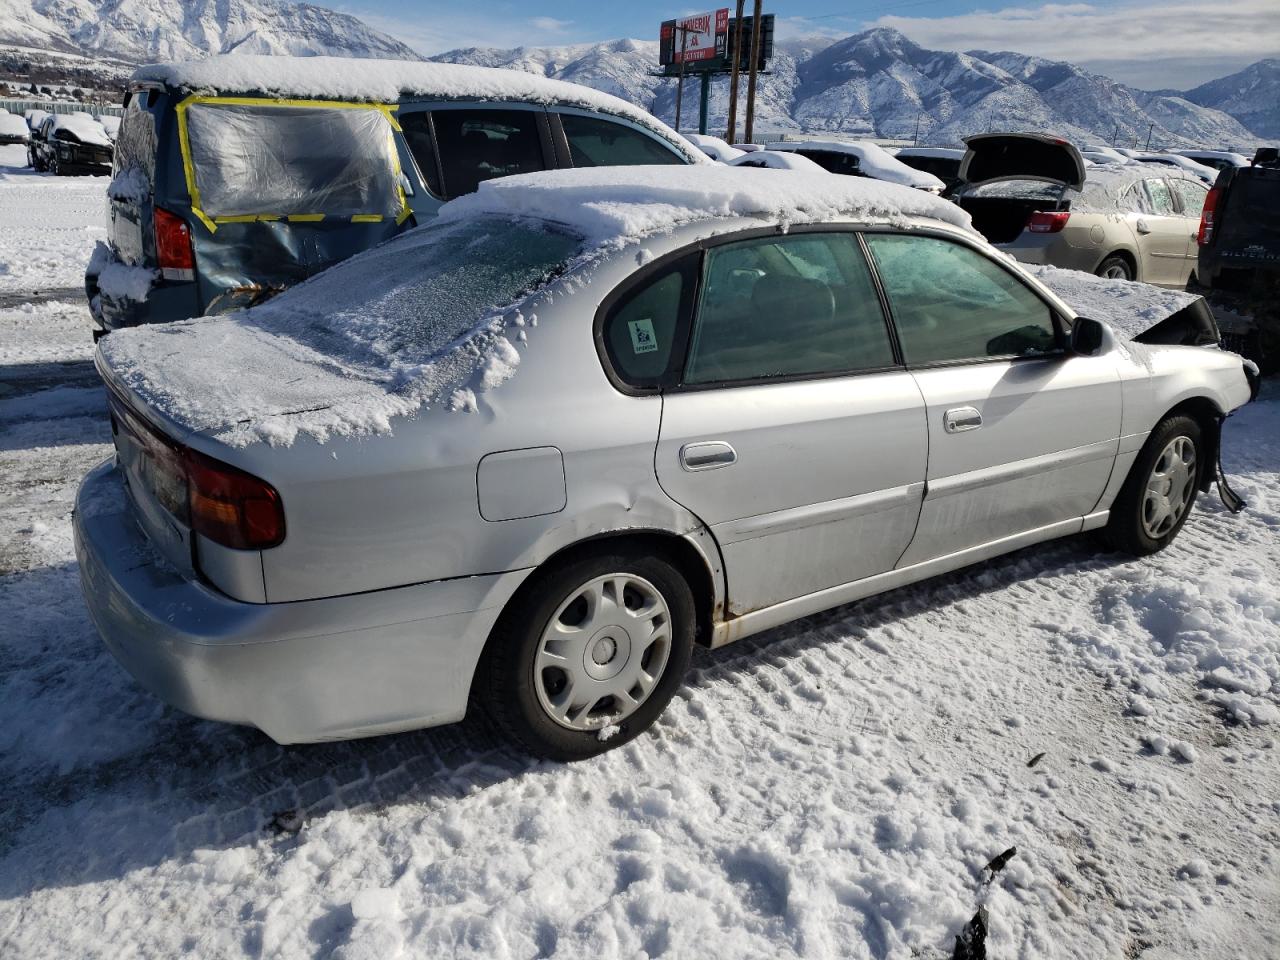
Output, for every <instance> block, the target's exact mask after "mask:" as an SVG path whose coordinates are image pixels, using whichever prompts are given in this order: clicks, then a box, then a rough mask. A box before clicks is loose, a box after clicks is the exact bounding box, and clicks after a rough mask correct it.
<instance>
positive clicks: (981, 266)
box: [866, 233, 1121, 566]
mask: <svg viewBox="0 0 1280 960" xmlns="http://www.w3.org/2000/svg"><path fill="white" fill-rule="evenodd" d="M866 239H867V244H868V246H869V247H870V249H871V251H872V253H873V255H874V261H875V263H876V267H877V270H878V272H879V275H880V278H881V282H882V284H883V286H884V290H885V294H886V297H887V299H888V302H889V307H890V312H891V314H892V316H893V321H894V326H895V328H896V330H897V334H898V337H899V340H900V342H901V346H902V353H903V357H904V359H905V361H906V365H907V367H908V369H909V370H911V372H912V374H913V376H914V377H915V380H916V382H917V383H918V384H919V386H920V390H921V392H922V394H923V396H924V400H925V404H926V408H927V418H928V432H929V466H928V476H927V480H928V485H927V491H926V494H925V499H924V504H923V507H922V509H921V514H920V523H919V528H918V530H917V533H916V535H915V538H914V539H913V540H912V542H911V546H910V549H908V550H907V551H906V553H905V554H904V555H903V557H902V559H901V560H900V562H899V566H910V565H912V564H914V563H919V562H922V561H926V560H931V559H934V558H936V557H941V556H946V555H948V554H953V553H957V552H960V551H962V550H966V549H969V548H972V547H977V546H981V545H984V544H990V543H994V542H996V541H999V540H1002V539H1005V538H1008V537H1014V536H1019V535H1023V534H1027V533H1029V532H1030V531H1036V530H1045V528H1052V527H1053V526H1054V525H1057V524H1069V523H1071V522H1077V523H1078V522H1079V518H1081V517H1083V516H1085V515H1086V514H1089V513H1090V512H1091V511H1093V509H1094V508H1095V506H1096V505H1097V502H1098V500H1099V499H1100V498H1101V496H1102V493H1103V490H1104V489H1105V487H1106V484H1107V480H1108V478H1109V477H1110V475H1111V468H1112V464H1113V463H1114V461H1115V456H1116V451H1117V448H1118V443H1119V435H1120V412H1121V411H1120V379H1119V374H1118V371H1117V370H1116V366H1115V363H1114V359H1113V358H1112V357H1110V356H1106V355H1104V356H1099V357H1080V356H1068V355H1067V353H1066V352H1065V351H1064V350H1063V349H1062V346H1063V334H1064V331H1063V330H1062V329H1061V328H1060V321H1059V320H1058V319H1057V318H1055V316H1054V314H1053V311H1052V309H1051V308H1050V306H1049V305H1048V304H1047V303H1046V302H1045V301H1044V300H1042V299H1041V298H1040V296H1039V295H1038V294H1037V293H1035V292H1034V291H1033V290H1032V289H1031V288H1030V287H1028V286H1027V285H1026V284H1025V283H1023V281H1022V280H1021V279H1020V278H1018V277H1017V276H1016V275H1015V274H1014V273H1013V272H1012V271H1010V270H1008V269H1006V268H1005V267H1004V266H1003V265H1001V264H999V263H997V262H995V261H994V260H992V259H990V258H989V257H987V256H986V255H985V254H983V253H980V252H979V251H977V250H975V249H973V248H971V247H969V246H967V245H965V244H962V243H959V242H957V241H954V240H951V239H947V238H942V237H932V236H924V235H918V234H913V235H902V234H888V233H886V234H868V235H867V238H866ZM1063 532H1069V531H1064V530H1061V529H1059V530H1058V531H1057V533H1063ZM1047 533H1048V531H1046V534H1047Z"/></svg>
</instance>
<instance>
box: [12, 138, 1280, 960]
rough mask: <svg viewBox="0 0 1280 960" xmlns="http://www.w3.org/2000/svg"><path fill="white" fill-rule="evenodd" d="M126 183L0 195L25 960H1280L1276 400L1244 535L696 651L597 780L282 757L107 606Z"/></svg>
mask: <svg viewBox="0 0 1280 960" xmlns="http://www.w3.org/2000/svg"><path fill="white" fill-rule="evenodd" d="M0 149H3V148H0ZM3 159H4V158H0V161H3ZM104 187H105V181H103V180H83V179H74V180H55V179H53V178H49V177H37V176H33V175H27V174H21V173H16V172H14V173H10V172H0V957H3V958H5V960H11V958H19V960H28V958H31V960H35V958H39V960H46V958H64V957H65V958H86V957H112V958H115V957H135V956H136V957H166V958H167V957H175V956H178V955H190V956H197V957H201V958H220V957H284V958H299V957H334V958H348V960H350V958H371V960H374V958H376V960H390V958H394V957H423V958H427V957H430V958H436V957H442V958H443V957H455V956H457V957H476V958H486V960H490V958H534V957H557V958H578V957H596V958H615V957H616V958H625V960H636V958H641V957H649V958H656V957H667V958H675V960H680V958H713V957H714V958H721V957H722V958H730V960H747V958H757V957H758V958H769V960H776V958H785V957H798V956H804V957H823V958H862V957H871V958H888V957H903V958H939V960H940V958H945V957H949V956H951V948H952V945H953V943H954V937H955V935H956V934H957V933H958V932H959V931H960V930H961V929H962V927H963V926H964V925H965V923H966V922H967V921H968V920H969V918H970V917H972V916H973V915H974V913H975V911H976V910H977V908H978V906H979V905H980V904H981V905H985V906H986V907H987V909H988V911H989V923H990V927H991V935H990V939H989V941H988V947H989V955H990V956H991V957H993V958H1001V960H1008V958H1016V957H1025V958H1033V960H1040V958H1054V957H1059V958H1077V957H1079V958H1089V960H1094V958H1134V957H1141V958H1143V960H1158V958H1168V957H1185V958H1196V960H1204V958H1225V957H1249V958H1264V957H1275V956H1278V955H1280V919H1278V918H1280V744H1277V742H1276V740H1277V735H1278V734H1280V710H1278V709H1277V705H1278V704H1280V536H1278V534H1280V476H1278V472H1280V429H1278V425H1280V391H1277V390H1276V389H1275V386H1276V385H1275V384H1270V385H1269V387H1270V389H1269V390H1268V391H1267V393H1265V394H1264V397H1263V399H1262V400H1261V401H1260V402H1259V403H1256V404H1254V405H1252V406H1250V407H1248V408H1246V409H1245V410H1243V411H1241V413H1240V414H1239V415H1237V416H1236V417H1234V418H1233V419H1232V420H1231V421H1230V423H1229V424H1228V427H1227V436H1226V452H1225V461H1226V465H1227V469H1228V471H1229V472H1230V473H1231V474H1232V475H1233V477H1234V478H1235V480H1236V484H1237V487H1238V489H1239V491H1240V492H1241V493H1242V494H1243V495H1244V496H1245V497H1247V498H1248V499H1249V500H1250V503H1251V505H1250V509H1249V510H1248V512H1247V513H1245V514H1244V515H1242V516H1238V517H1233V516H1231V515H1230V514H1228V513H1227V512H1226V511H1225V509H1224V508H1223V507H1222V506H1221V505H1220V504H1219V503H1218V502H1217V501H1216V499H1214V498H1213V497H1202V498H1201V500H1200V502H1199V504H1198V506H1197V510H1196V512H1195V514H1194V515H1193V516H1192V518H1191V520H1190V522H1189V523H1188V524H1187V526H1186V528H1185V530H1184V531H1183V533H1182V535H1181V536H1180V537H1179V539H1178V540H1177V542H1176V543H1175V544H1174V545H1173V547H1172V548H1170V549H1169V550H1167V551H1166V552H1165V553H1163V554H1161V555H1159V556H1157V557H1155V558H1153V559H1150V560H1145V561H1134V560H1127V559H1123V558H1119V557H1116V556H1112V555H1108V554H1106V553H1102V552H1100V551H1099V549H1098V548H1097V546H1096V544H1095V542H1094V541H1092V540H1090V539H1087V538H1078V539H1072V540H1067V541H1062V542H1059V543H1054V544H1049V545H1047V546H1043V547H1037V548H1033V549H1030V550H1025V551H1022V552H1020V553H1018V554H1015V555H1013V556H1011V557H1007V558H1004V559H1001V560H997V561H994V562H992V563H988V564H984V565H982V566H980V567H977V568H975V569H972V570H968V571H964V572H962V573H959V574H956V575H953V576H949V577H946V578H943V579H941V580H937V581H934V582H931V583H927V584H924V585H921V586H917V587H913V588H909V589H904V590H899V591H895V592H894V593H891V594H888V595H886V596H883V597H879V598H874V599H871V600H868V601H865V602H862V603H859V604H856V605H853V606H850V607H846V608H842V609H840V610H836V611H833V612H831V613H828V614H825V615H822V616H819V617H815V618H811V619H809V620H807V621H804V622H802V623H799V624H795V625H792V626H788V627H784V628H781V629H778V630H774V631H772V632H771V633H769V634H767V635H764V636H761V637H758V638H753V639H751V640H748V641H744V642H742V643H740V644H738V645H735V646H730V647H727V648H725V649H723V650H720V651H717V652H713V653H709V652H706V651H699V653H698V655H697V656H696V657H695V662H694V669H693V672H692V673H691V675H690V677H689V682H688V684H687V685H686V686H685V687H684V689H683V690H682V691H681V692H680V694H679V695H678V696H677V698H676V700H675V701H674V702H673V703H672V705H671V707H670V709H669V710H668V711H667V713H666V715H665V716H664V717H663V718H662V720H661V721H660V722H659V724H658V725H657V727H656V729H655V730H654V731H653V732H652V733H651V734H649V735H646V736H643V737H641V738H640V739H639V740H637V741H635V742H633V743H631V744H628V745H626V746H625V747H623V748H621V749H620V750H617V751H615V752H613V753H610V754H607V755H605V756H603V757H600V758H598V759H596V760H593V761H590V762H586V763H581V764H577V765H574V766H569V767H566V766H558V765H555V764H549V763H541V762H532V761H530V760H528V759H526V758H524V757H521V756H519V755H517V754H515V753H513V752H511V751H510V750H508V749H507V748H506V747H504V746H502V745H501V744H499V743H497V742H496V741H495V740H494V739H493V737H492V736H491V734H489V733H488V732H487V731H486V730H485V729H484V727H483V726H482V725H481V724H480V723H478V722H476V721H468V722H467V723H464V724H462V725H460V726H457V727H452V728H444V729H440V730H435V731H427V732H422V733H414V734H407V735H402V736H396V737H384V738H379V739H374V740H367V741H359V742H353V743H339V744H328V745H319V746H308V747H290V748H283V747H279V746H276V745H275V744H273V743H271V742H270V741H268V740H267V739H266V738H265V737H263V736H262V735H260V734H258V733H255V732H253V731H251V730H245V729H238V728H234V727H228V726H222V725H218V724H212V723H206V722H202V721H198V720H195V719H192V718H189V717H186V716H183V715H182V714H180V713H177V712H175V711H173V710H170V709H168V708H166V707H164V706H162V705H161V704H159V703H158V702H156V701H155V700H154V699H153V698H152V697H151V696H149V695H148V694H147V693H145V692H143V691H142V690H141V689H140V688H139V687H138V686H136V685H135V684H134V682H133V681H132V680H131V679H130V678H129V677H128V676H127V675H126V674H125V673H124V671H123V670H121V669H120V668H119V667H117V666H116V665H115V663H114V662H113V661H112V659H111V657H110V656H109V655H108V654H107V653H106V652H105V650H104V649H103V647H102V645H101V643H100V642H99V640H98V639H97V637H96V635H95V634H94V631H93V628H92V627H91V625H90V624H89V622H88V620H87V617H86V614H85V612H84V609H83V607H82V604H81V601H80V597H79V585H78V580H77V576H76V569H75V558H74V555H73V551H72V546H71V539H70V528H69V511H70V506H71V500H72V495H73V493H74V490H75V487H76V484H77V482H78V480H79V478H80V476H81V475H82V474H83V473H84V472H85V470H87V469H88V468H89V467H90V466H91V465H92V464H93V463H95V462H97V461H98V460H100V459H101V458H102V457H104V456H106V455H107V454H108V452H109V450H110V447H109V437H110V429H109V426H108V424H107V421H106V418H105V415H104V413H103V398H102V393H101V389H100V388H99V387H98V386H97V385H96V382H95V380H94V377H93V369H92V366H91V363H90V356H91V349H90V343H89V321H88V314H87V311H86V309H85V307H84V304H83V301H82V299H81V298H80V297H77V296H75V295H74V292H73V288H75V287H77V286H78V284H79V282H80V276H79V273H80V270H81V264H82V263H83V261H84V259H86V258H87V257H88V255H89V253H90V250H91V248H92V246H93V241H94V240H96V239H98V238H100V237H101V236H102V234H103V231H102V224H103V217H104V209H103V208H104V201H103V199H102V191H103V188H104ZM1036 758H1038V760H1037V759H1036ZM1033 761H1034V762H1033ZM1011 847H1016V848H1017V852H1016V854H1015V855H1013V856H1012V857H1011V858H1010V859H1009V860H1008V863H1007V865H1006V866H1005V867H1004V868H1003V869H1002V870H1000V871H999V872H998V873H996V874H995V875H994V878H993V879H991V874H990V872H988V871H985V870H984V866H985V865H986V864H987V863H988V862H989V861H991V860H992V858H993V857H996V856H997V855H999V854H1001V853H1003V852H1004V851H1006V850H1007V849H1008V848H1011ZM989 879H990V882H987V881H988V880H989Z"/></svg>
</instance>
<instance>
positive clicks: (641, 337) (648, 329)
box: [627, 317, 658, 353]
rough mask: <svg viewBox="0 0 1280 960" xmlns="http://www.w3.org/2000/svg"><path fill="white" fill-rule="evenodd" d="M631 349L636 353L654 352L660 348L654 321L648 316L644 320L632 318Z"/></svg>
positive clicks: (630, 323) (629, 324)
mask: <svg viewBox="0 0 1280 960" xmlns="http://www.w3.org/2000/svg"><path fill="white" fill-rule="evenodd" d="M627 326H628V327H630V328H631V349H632V351H633V352H635V353H653V351H655V350H657V349H658V335H657V334H656V333H654V332H653V321H652V320H650V319H649V318H648V317H645V318H644V319H643V320H630V321H628V322H627Z"/></svg>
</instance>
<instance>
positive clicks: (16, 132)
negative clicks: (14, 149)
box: [0, 107, 31, 144]
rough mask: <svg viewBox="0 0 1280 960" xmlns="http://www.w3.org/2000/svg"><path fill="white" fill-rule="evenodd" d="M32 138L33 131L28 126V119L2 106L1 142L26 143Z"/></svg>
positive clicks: (0, 109)
mask: <svg viewBox="0 0 1280 960" xmlns="http://www.w3.org/2000/svg"><path fill="white" fill-rule="evenodd" d="M30 140H31V131H30V130H29V129H28V128H27V121H25V120H23V119H22V117H19V116H17V115H15V114H12V113H10V112H9V111H8V110H5V109H4V108H2V107H0V144H3V143H21V144H26V143H28V142H29V141H30Z"/></svg>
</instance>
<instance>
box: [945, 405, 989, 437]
mask: <svg viewBox="0 0 1280 960" xmlns="http://www.w3.org/2000/svg"><path fill="white" fill-rule="evenodd" d="M942 424H943V426H944V427H945V428H946V431H947V433H965V432H966V431H968V430H977V429H978V428H979V427H980V426H982V414H981V413H979V412H978V409H977V408H976V407H954V408H952V409H951V410H948V411H947V412H946V414H945V415H944V416H943V418H942Z"/></svg>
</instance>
